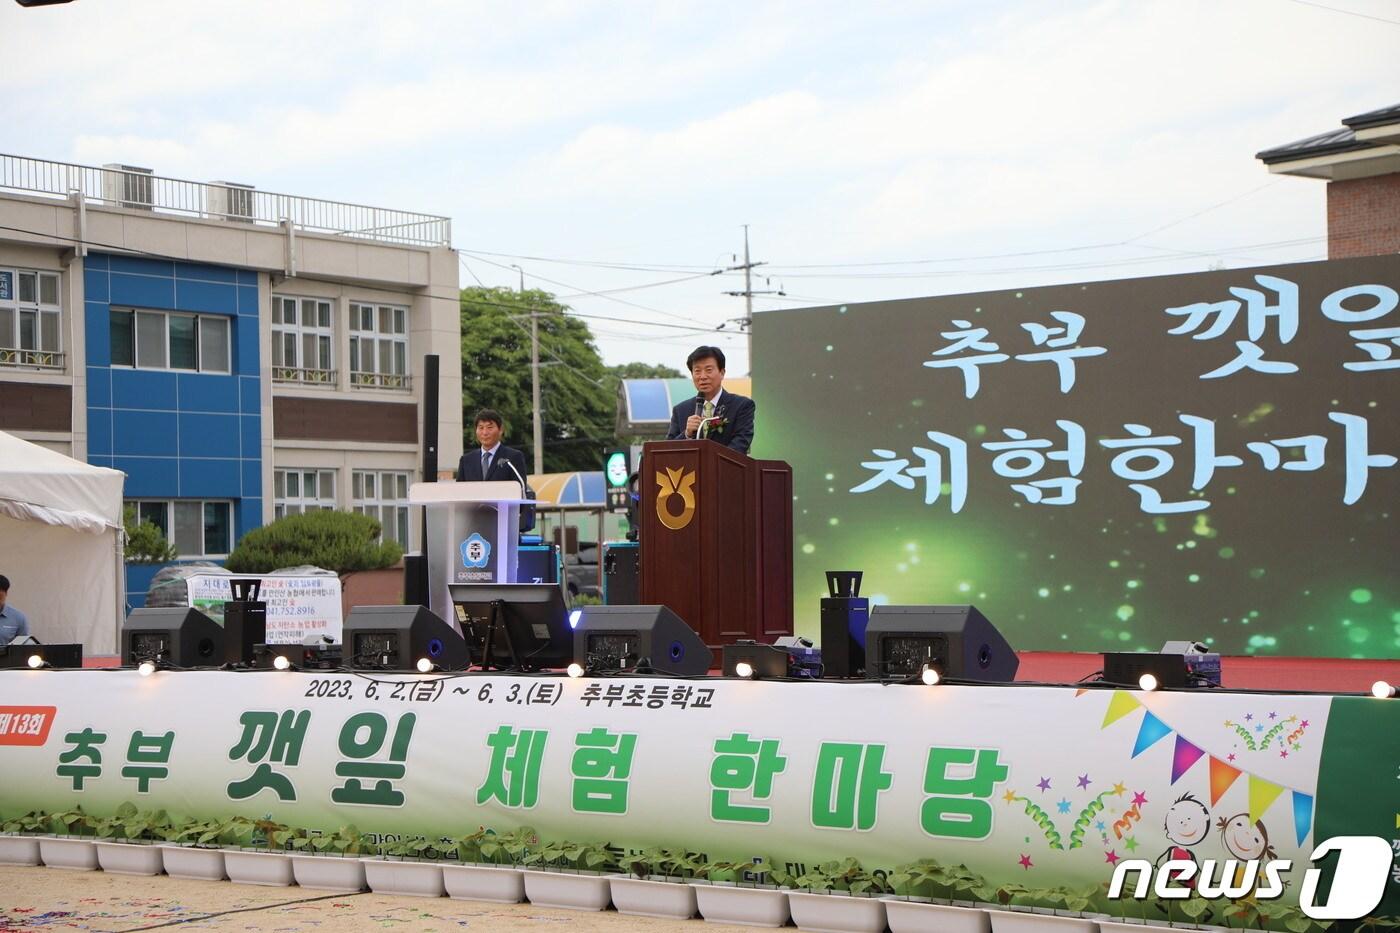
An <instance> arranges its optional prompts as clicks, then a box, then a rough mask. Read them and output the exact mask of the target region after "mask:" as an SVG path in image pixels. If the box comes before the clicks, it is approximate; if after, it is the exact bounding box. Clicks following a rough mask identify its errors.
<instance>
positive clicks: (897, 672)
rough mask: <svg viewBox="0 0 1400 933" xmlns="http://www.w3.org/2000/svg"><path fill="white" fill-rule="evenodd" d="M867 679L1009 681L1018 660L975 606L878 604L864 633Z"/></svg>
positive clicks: (1004, 640)
mask: <svg viewBox="0 0 1400 933" xmlns="http://www.w3.org/2000/svg"><path fill="white" fill-rule="evenodd" d="M865 652H866V667H865V673H866V676H867V677H868V678H870V679H872V680H880V679H884V678H887V677H915V676H917V675H918V674H919V672H920V671H921V670H923V667H924V665H926V664H931V665H933V667H934V668H935V669H937V671H938V672H939V673H940V674H942V675H943V676H944V677H951V678H954V679H957V680H982V681H988V682H991V683H1009V682H1010V681H1013V680H1015V679H1016V669H1017V667H1019V666H1020V660H1019V659H1018V658H1017V657H1016V653H1015V652H1014V651H1012V650H1011V646H1010V645H1009V644H1007V642H1006V639H1005V638H1003V637H1002V636H1001V633H1000V632H998V631H997V630H996V627H995V626H993V625H992V623H990V622H988V621H987V617H986V616H984V615H982V613H980V612H978V611H977V607H976V606H876V607H875V608H874V609H872V610H871V612H870V624H869V625H868V626H867V627H866V630H865Z"/></svg>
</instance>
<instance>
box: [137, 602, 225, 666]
mask: <svg viewBox="0 0 1400 933" xmlns="http://www.w3.org/2000/svg"><path fill="white" fill-rule="evenodd" d="M225 643H226V642H225V637H224V630H223V627H222V626H220V625H219V623H217V622H215V621H214V620H213V619H211V618H209V617H208V616H207V615H205V614H204V613H202V612H200V611H199V610H198V609H185V608H181V607H178V606H176V607H172V608H167V609H151V608H141V609H133V610H132V611H131V614H130V615H129V616H127V617H126V621H125V622H124V623H122V663H123V664H126V665H131V666H134V665H137V664H140V663H141V662H142V661H151V662H153V663H156V664H169V665H171V666H173V667H213V666H217V665H220V664H223V663H224V661H225V659H226V658H227V654H226V651H225Z"/></svg>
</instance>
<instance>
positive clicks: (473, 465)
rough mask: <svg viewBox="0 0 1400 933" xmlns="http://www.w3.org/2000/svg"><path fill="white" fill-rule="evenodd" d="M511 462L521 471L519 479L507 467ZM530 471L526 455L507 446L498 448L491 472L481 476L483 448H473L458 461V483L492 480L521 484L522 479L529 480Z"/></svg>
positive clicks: (492, 461) (492, 460)
mask: <svg viewBox="0 0 1400 933" xmlns="http://www.w3.org/2000/svg"><path fill="white" fill-rule="evenodd" d="M507 460H509V461H510V462H511V463H513V464H515V468H516V469H517V470H519V471H520V477H519V478H517V477H516V475H515V474H514V473H512V472H511V471H510V467H508V466H506V463H505V462H506V461H507ZM529 476H530V471H529V470H528V469H526V467H525V454H524V452H523V451H519V450H516V449H515V448H514V447H507V446H506V445H505V444H502V445H501V446H499V447H497V448H496V456H495V457H493V458H492V459H491V471H490V474H489V475H487V476H482V475H481V448H480V447H473V448H472V449H470V450H468V451H467V452H466V453H464V454H462V459H461V460H459V461H457V481H458V482H459V483H460V482H479V481H481V480H490V481H491V482H506V481H509V482H512V483H519V482H520V480H521V479H528V478H529Z"/></svg>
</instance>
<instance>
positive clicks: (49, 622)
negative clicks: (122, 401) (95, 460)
mask: <svg viewBox="0 0 1400 933" xmlns="http://www.w3.org/2000/svg"><path fill="white" fill-rule="evenodd" d="M125 479H126V474H125V473H122V472H121V471H120V470H109V469H106V468H104V467H95V466H90V465H88V464H86V463H83V462H82V461H80V460H74V459H73V458H71V457H65V456H64V455H63V454H60V453H55V452H54V451H52V450H49V449H48V448H47V447H40V446H39V445H38V444H31V443H29V442H28V441H25V440H21V439H20V438H18V437H15V436H14V435H13V434H6V433H5V432H4V431H0V574H4V575H5V576H7V577H9V578H10V595H9V601H10V602H11V603H13V604H14V605H15V606H16V607H17V608H19V609H21V610H23V611H24V614H25V615H27V616H28V617H29V629H30V632H31V633H32V634H33V635H34V637H35V638H38V639H39V640H40V641H42V642H47V643H50V644H67V643H74V642H80V643H81V644H82V645H83V653H84V654H85V655H92V654H99V655H101V654H116V653H117V631H118V629H119V627H120V624H121V619H122V616H123V614H124V612H125V604H126V576H125V568H124V565H123V562H122V483H123V481H124V480H125Z"/></svg>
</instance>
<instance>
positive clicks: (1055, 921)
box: [981, 883, 1098, 933]
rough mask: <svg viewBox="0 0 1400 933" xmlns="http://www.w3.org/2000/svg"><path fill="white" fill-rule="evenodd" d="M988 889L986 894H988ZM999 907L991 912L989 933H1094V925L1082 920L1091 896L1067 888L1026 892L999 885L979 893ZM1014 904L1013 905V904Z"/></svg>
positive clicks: (1021, 887)
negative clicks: (994, 900) (986, 895)
mask: <svg viewBox="0 0 1400 933" xmlns="http://www.w3.org/2000/svg"><path fill="white" fill-rule="evenodd" d="M989 889H990V890H989ZM981 893H982V894H983V895H985V894H988V893H990V894H991V896H992V897H994V898H996V902H997V903H999V904H1001V905H1003V908H1002V909H1001V910H993V911H992V912H991V918H992V933H1097V931H1098V924H1097V922H1096V921H1095V920H1094V919H1093V918H1090V917H1085V916H1083V914H1084V912H1086V911H1087V910H1088V909H1089V906H1090V897H1091V896H1092V894H1093V892H1092V891H1090V892H1087V893H1085V892H1078V891H1074V890H1072V889H1069V888H1059V887H1057V888H1029V887H1026V886H1024V885H1019V884H1011V883H1007V884H1001V885H993V886H989V888H983V889H981ZM1013 901H1014V903H1013Z"/></svg>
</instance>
